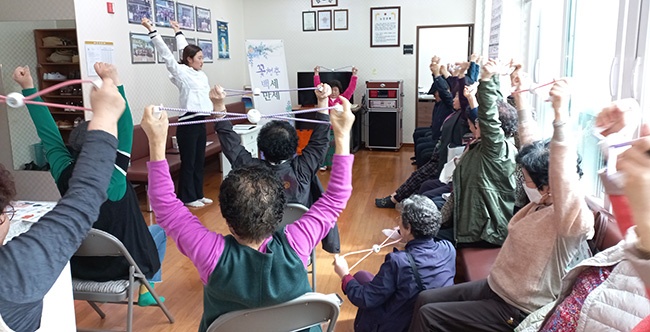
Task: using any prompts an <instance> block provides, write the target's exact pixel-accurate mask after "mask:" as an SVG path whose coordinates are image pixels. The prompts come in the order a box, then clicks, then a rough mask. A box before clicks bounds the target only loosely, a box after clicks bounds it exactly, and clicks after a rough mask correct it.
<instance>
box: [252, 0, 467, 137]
mask: <svg viewBox="0 0 650 332" xmlns="http://www.w3.org/2000/svg"><path fill="white" fill-rule="evenodd" d="M475 2H476V1H475V0H456V1H454V2H453V3H450V2H449V1H445V0H410V1H388V0H375V1H355V0H339V1H338V6H337V7H320V8H311V5H310V1H307V0H282V1H268V0H246V1H244V11H245V12H246V21H245V31H246V33H245V38H246V39H282V40H284V45H285V54H286V57H287V71H288V75H289V81H290V82H292V87H295V84H296V72H299V71H311V70H313V68H314V66H316V65H321V66H325V67H328V68H339V67H344V66H348V65H354V66H356V67H357V68H359V84H358V86H357V90H356V93H355V101H361V96H362V95H363V94H364V91H365V81H367V80H384V79H385V80H389V79H401V80H404V120H403V121H404V131H403V132H404V141H405V142H407V143H408V142H411V141H412V138H411V133H412V132H413V130H414V128H415V122H416V120H415V108H416V107H415V96H416V88H417V84H416V81H415V76H416V75H415V71H416V58H415V54H408V55H403V54H402V45H400V47H389V48H386V47H382V48H371V47H370V7H387V6H400V7H401V39H400V43H401V44H413V45H414V46H415V44H416V26H419V25H445V24H466V23H474V21H475V15H476V11H475ZM319 9H320V10H334V9H347V10H348V18H349V29H348V30H344V31H334V30H332V31H315V32H303V31H302V12H303V11H311V10H319ZM441 47H442V46H441ZM414 53H415V52H414ZM292 76H293V77H292ZM292 101H293V103H294V104H297V95H296V94H292Z"/></svg>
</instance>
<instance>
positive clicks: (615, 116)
mask: <svg viewBox="0 0 650 332" xmlns="http://www.w3.org/2000/svg"><path fill="white" fill-rule="evenodd" d="M640 113H641V111H640V108H639V103H638V102H637V101H636V100H635V99H632V98H628V99H621V100H616V101H614V102H612V104H611V105H609V106H607V107H605V108H603V110H602V111H600V113H598V116H597V117H596V123H595V126H596V127H598V128H599V129H600V130H601V132H600V134H601V135H603V136H608V135H610V134H613V133H617V132H619V131H621V130H623V128H626V127H627V126H628V125H630V124H631V125H634V127H635V128H636V124H637V123H638V122H639V118H640ZM630 129H631V130H633V128H630Z"/></svg>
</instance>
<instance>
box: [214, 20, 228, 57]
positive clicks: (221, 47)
mask: <svg viewBox="0 0 650 332" xmlns="http://www.w3.org/2000/svg"><path fill="white" fill-rule="evenodd" d="M228 40H229V36H228V22H223V21H217V45H218V47H217V49H218V51H219V52H218V53H219V59H230V42H229V41H228Z"/></svg>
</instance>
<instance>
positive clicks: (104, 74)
mask: <svg viewBox="0 0 650 332" xmlns="http://www.w3.org/2000/svg"><path fill="white" fill-rule="evenodd" d="M93 67H94V68H95V72H96V73H97V75H98V76H99V77H100V78H102V79H104V78H110V79H112V80H113V83H115V85H118V86H119V85H121V84H120V76H119V75H118V74H117V68H115V66H113V65H112V64H110V63H105V62H95V65H94V66H93Z"/></svg>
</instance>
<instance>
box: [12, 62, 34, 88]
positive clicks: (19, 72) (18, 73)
mask: <svg viewBox="0 0 650 332" xmlns="http://www.w3.org/2000/svg"><path fill="white" fill-rule="evenodd" d="M12 77H13V79H14V81H16V83H18V84H20V87H21V88H23V89H32V88H34V79H33V78H32V74H31V73H30V71H29V67H28V66H25V67H16V69H15V70H14V74H13V76H12Z"/></svg>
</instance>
